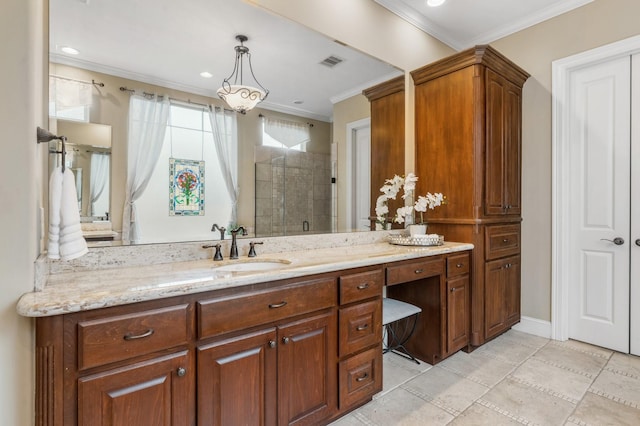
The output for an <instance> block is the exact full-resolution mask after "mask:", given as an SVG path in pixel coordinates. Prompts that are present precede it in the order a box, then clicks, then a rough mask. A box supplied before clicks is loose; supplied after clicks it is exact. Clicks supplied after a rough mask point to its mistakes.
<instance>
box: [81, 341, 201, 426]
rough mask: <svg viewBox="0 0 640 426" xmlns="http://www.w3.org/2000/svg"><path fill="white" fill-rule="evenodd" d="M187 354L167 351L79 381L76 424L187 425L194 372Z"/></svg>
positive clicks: (190, 418) (191, 415)
mask: <svg viewBox="0 0 640 426" xmlns="http://www.w3.org/2000/svg"><path fill="white" fill-rule="evenodd" d="M191 358H192V357H191V354H190V353H189V352H188V351H180V352H177V353H174V354H171V355H167V356H163V357H158V358H154V359H151V360H147V361H143V362H140V363H135V364H133V365H129V366H126V367H121V368H115V369H111V370H107V371H104V372H100V373H95V374H92V375H89V376H84V377H81V378H80V379H79V380H78V424H82V425H92V426H94V425H95V426H100V425H104V426H111V425H191V424H194V421H195V412H194V387H195V371H194V369H193V367H192V361H191Z"/></svg>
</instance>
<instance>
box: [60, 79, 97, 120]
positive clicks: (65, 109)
mask: <svg viewBox="0 0 640 426" xmlns="http://www.w3.org/2000/svg"><path fill="white" fill-rule="evenodd" d="M91 89H92V86H91V84H89V83H85V82H82V81H78V80H73V79H69V78H66V77H56V76H51V75H50V76H49V117H52V118H62V119H65V120H73V121H82V122H85V123H88V122H89V112H90V111H91V96H92V92H91Z"/></svg>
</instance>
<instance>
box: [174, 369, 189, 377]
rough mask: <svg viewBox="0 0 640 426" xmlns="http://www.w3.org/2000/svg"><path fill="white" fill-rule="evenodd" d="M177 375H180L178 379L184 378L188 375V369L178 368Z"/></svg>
mask: <svg viewBox="0 0 640 426" xmlns="http://www.w3.org/2000/svg"><path fill="white" fill-rule="evenodd" d="M176 374H177V375H178V377H184V376H185V374H187V369H186V368H184V367H180V368H178V370H177V371H176Z"/></svg>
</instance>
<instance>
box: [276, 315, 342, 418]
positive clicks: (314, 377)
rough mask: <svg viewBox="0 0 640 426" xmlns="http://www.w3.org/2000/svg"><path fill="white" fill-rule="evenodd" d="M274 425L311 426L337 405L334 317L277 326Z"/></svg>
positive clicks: (329, 316)
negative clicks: (275, 418) (276, 386)
mask: <svg viewBox="0 0 640 426" xmlns="http://www.w3.org/2000/svg"><path fill="white" fill-rule="evenodd" d="M278 339H279V343H278V424H279V425H290V424H296V425H311V424H318V423H321V421H322V420H323V419H326V418H328V417H329V416H331V415H332V414H333V413H334V412H335V410H336V406H337V393H338V392H337V383H336V380H337V379H336V377H337V371H336V370H337V356H336V353H337V348H336V341H337V336H336V314H335V311H330V312H328V313H325V314H321V315H316V316H313V317H309V318H305V319H302V320H299V321H295V322H292V323H289V324H286V325H283V326H281V327H278Z"/></svg>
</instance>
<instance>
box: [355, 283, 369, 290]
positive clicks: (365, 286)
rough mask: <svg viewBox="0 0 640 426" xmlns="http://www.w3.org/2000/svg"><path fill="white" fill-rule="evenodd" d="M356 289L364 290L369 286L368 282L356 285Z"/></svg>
mask: <svg viewBox="0 0 640 426" xmlns="http://www.w3.org/2000/svg"><path fill="white" fill-rule="evenodd" d="M356 288H357V289H358V290H366V289H368V288H369V283H364V284H360V285H359V286H358V287H356Z"/></svg>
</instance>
